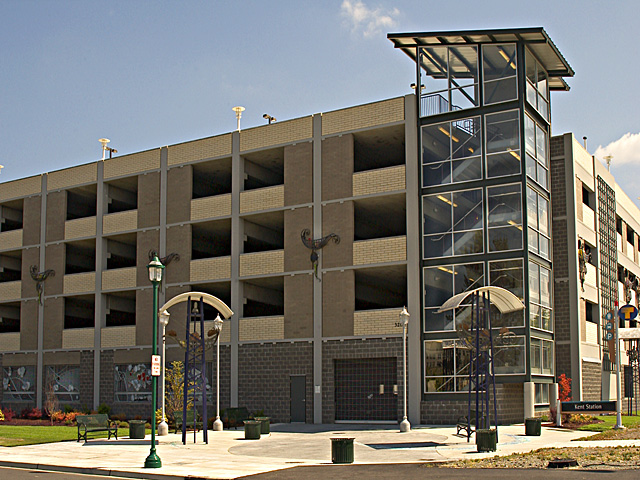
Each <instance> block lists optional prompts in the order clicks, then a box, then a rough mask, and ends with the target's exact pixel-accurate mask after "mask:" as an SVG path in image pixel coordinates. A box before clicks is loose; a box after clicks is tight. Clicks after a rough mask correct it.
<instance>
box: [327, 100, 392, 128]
mask: <svg viewBox="0 0 640 480" xmlns="http://www.w3.org/2000/svg"><path fill="white" fill-rule="evenodd" d="M403 120H404V98H392V99H390V100H384V101H382V102H375V103H369V104H367V105H358V106H356V107H349V108H345V109H341V110H335V111H333V112H327V113H324V114H323V115H322V134H323V135H332V134H334V133H338V132H346V131H349V130H357V129H360V128H367V127H373V126H376V125H384V124H387V123H392V122H401V121H403Z"/></svg>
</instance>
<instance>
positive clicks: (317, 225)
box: [311, 115, 322, 423]
mask: <svg viewBox="0 0 640 480" xmlns="http://www.w3.org/2000/svg"><path fill="white" fill-rule="evenodd" d="M311 235H312V236H313V238H319V237H321V236H322V116H321V115H314V116H313V230H312V233H311ZM318 253H319V255H318V257H319V258H318V272H322V250H320V252H318ZM320 276H322V273H320ZM313 423H322V282H320V281H319V280H318V279H317V278H315V277H313Z"/></svg>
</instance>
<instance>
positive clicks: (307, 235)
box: [300, 228, 340, 280]
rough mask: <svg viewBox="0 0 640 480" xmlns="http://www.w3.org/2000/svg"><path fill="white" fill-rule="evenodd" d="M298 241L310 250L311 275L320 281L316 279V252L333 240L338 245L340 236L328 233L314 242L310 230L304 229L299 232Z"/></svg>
mask: <svg viewBox="0 0 640 480" xmlns="http://www.w3.org/2000/svg"><path fill="white" fill-rule="evenodd" d="M300 239H301V240H302V244H303V245H304V246H305V247H307V248H308V249H310V250H311V257H310V259H311V265H312V266H313V273H314V275H315V277H316V278H317V279H318V280H320V277H318V253H317V252H316V250H320V249H321V248H323V247H324V246H325V245H326V244H327V243H329V242H330V241H331V240H333V241H334V242H335V243H336V244H338V243H340V236H339V235H337V234H335V233H330V234H329V235H327V236H325V237H322V238H319V239H317V240H314V239H313V238H311V230H309V229H308V228H305V229H304V230H302V231H301V232H300Z"/></svg>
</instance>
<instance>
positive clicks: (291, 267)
mask: <svg viewBox="0 0 640 480" xmlns="http://www.w3.org/2000/svg"><path fill="white" fill-rule="evenodd" d="M312 226H313V209H311V208H306V207H303V208H295V209H292V210H285V212H284V251H285V256H284V270H285V272H296V271H300V270H310V269H311V261H310V260H309V258H310V256H311V250H309V249H308V248H307V247H305V246H304V244H303V243H302V239H301V238H300V233H301V232H302V230H304V229H307V228H308V229H309V230H311V236H312V237H313V236H314V235H313V228H311V227H312ZM314 238H316V237H314ZM331 243H333V242H331ZM325 248H327V247H325Z"/></svg>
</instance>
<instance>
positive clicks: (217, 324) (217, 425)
mask: <svg viewBox="0 0 640 480" xmlns="http://www.w3.org/2000/svg"><path fill="white" fill-rule="evenodd" d="M223 323H224V322H223V321H222V319H221V318H220V314H218V316H217V317H216V319H215V320H214V321H213V329H214V330H215V332H216V334H217V337H216V420H215V421H214V422H213V431H214V432H221V431H222V420H220V334H221V333H222V324H223Z"/></svg>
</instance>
